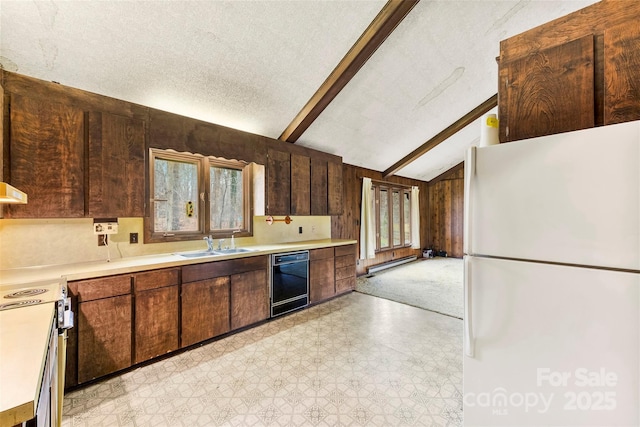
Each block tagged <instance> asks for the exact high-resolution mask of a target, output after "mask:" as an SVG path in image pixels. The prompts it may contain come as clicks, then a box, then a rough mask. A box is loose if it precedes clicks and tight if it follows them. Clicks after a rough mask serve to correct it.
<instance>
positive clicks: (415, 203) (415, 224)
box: [411, 187, 420, 249]
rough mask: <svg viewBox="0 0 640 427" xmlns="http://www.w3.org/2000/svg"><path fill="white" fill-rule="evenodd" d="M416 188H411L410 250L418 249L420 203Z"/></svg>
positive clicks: (418, 191) (418, 190)
mask: <svg viewBox="0 0 640 427" xmlns="http://www.w3.org/2000/svg"><path fill="white" fill-rule="evenodd" d="M419 193H420V189H419V188H418V187H411V249H420V201H419V198H418V194H419Z"/></svg>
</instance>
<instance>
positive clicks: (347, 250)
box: [336, 245, 356, 259]
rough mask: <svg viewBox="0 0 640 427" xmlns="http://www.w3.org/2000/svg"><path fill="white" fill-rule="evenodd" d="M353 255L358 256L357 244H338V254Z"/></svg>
mask: <svg viewBox="0 0 640 427" xmlns="http://www.w3.org/2000/svg"><path fill="white" fill-rule="evenodd" d="M343 255H351V256H352V257H353V258H354V259H355V256H356V245H347V246H336V256H343Z"/></svg>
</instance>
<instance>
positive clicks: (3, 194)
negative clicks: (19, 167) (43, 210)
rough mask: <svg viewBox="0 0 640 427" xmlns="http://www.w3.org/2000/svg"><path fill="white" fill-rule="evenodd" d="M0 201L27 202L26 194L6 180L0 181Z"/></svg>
mask: <svg viewBox="0 0 640 427" xmlns="http://www.w3.org/2000/svg"><path fill="white" fill-rule="evenodd" d="M0 203H20V204H23V205H24V204H26V203H27V194H26V193H24V192H22V191H20V190H18V189H17V188H15V187H13V186H11V185H9V184H7V183H6V182H0Z"/></svg>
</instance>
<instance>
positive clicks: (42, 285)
mask: <svg viewBox="0 0 640 427" xmlns="http://www.w3.org/2000/svg"><path fill="white" fill-rule="evenodd" d="M67 295H68V294H67V281H66V278H64V277H62V278H60V279H58V280H50V281H43V282H33V283H26V284H16V285H0V311H6V310H12V311H13V310H16V311H17V310H19V309H25V308H26V307H31V306H34V305H39V304H55V310H54V316H55V318H54V319H53V322H52V326H51V332H50V335H49V337H50V338H49V344H48V351H47V355H46V359H45V365H44V366H45V369H44V371H43V376H42V381H41V389H40V393H39V396H40V397H39V400H38V403H37V409H36V414H35V416H36V418H35V422H36V424H37V425H41V423H42V424H43V425H52V426H60V423H61V420H62V399H63V396H64V376H65V365H66V341H67V329H70V328H72V327H73V323H74V318H73V317H74V316H73V312H72V311H71V299H70V298H69V297H68V296H67Z"/></svg>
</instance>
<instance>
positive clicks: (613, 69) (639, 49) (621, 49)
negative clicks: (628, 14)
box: [604, 20, 640, 125]
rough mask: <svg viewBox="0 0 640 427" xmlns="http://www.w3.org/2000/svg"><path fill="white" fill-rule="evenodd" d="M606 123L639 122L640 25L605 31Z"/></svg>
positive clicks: (633, 23)
mask: <svg viewBox="0 0 640 427" xmlns="http://www.w3.org/2000/svg"><path fill="white" fill-rule="evenodd" d="M604 76H605V89H604V124H606V125H607V124H614V123H621V122H628V121H632V120H639V119H640V25H638V22H637V21H636V20H632V21H630V22H627V23H625V24H623V25H618V26H617V27H614V28H612V29H608V30H605V32H604Z"/></svg>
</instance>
